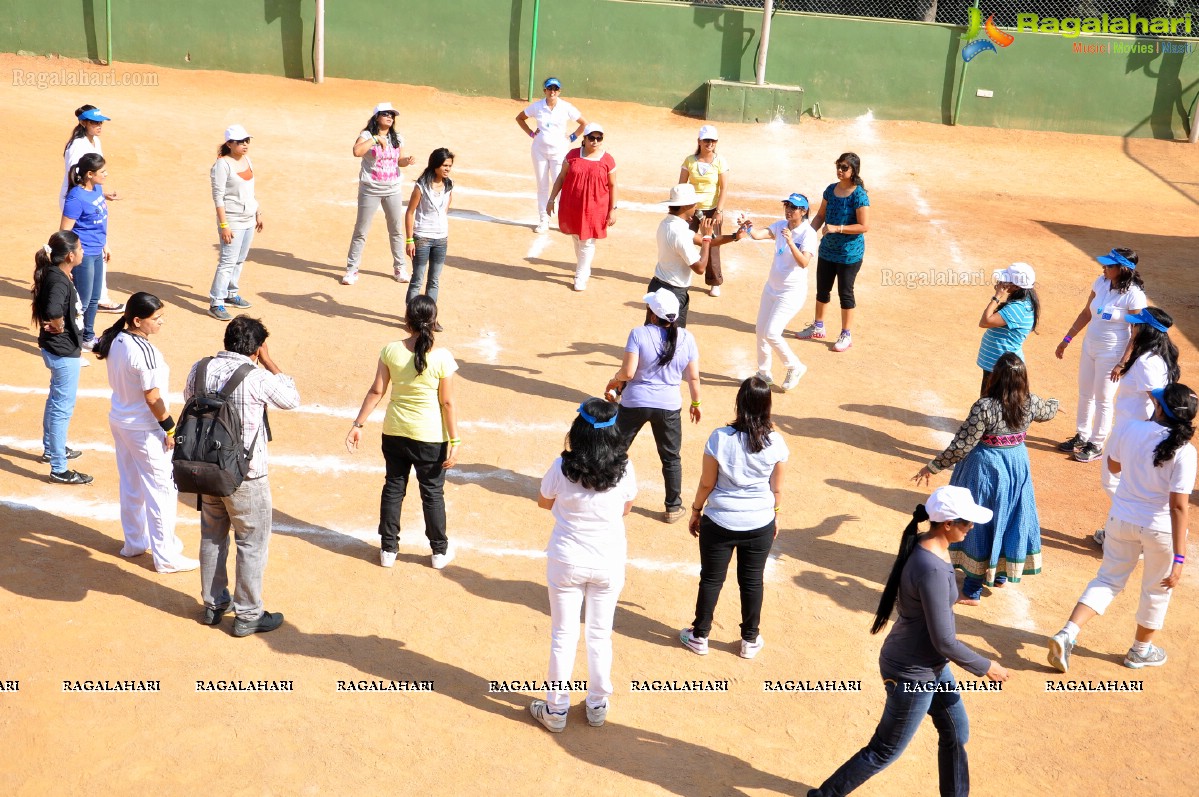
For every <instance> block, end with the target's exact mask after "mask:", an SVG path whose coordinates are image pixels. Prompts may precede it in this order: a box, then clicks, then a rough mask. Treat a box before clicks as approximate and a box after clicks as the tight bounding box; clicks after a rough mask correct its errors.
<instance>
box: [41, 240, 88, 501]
mask: <svg viewBox="0 0 1199 797" xmlns="http://www.w3.org/2000/svg"><path fill="white" fill-rule="evenodd" d="M82 262H83V244H82V243H81V242H80V241H79V236H78V235H76V234H75V233H73V232H70V231H67V230H59V231H58V232H56V233H54V234H53V235H51V236H50V241H49V243H47V244H46V245H45V246H43V247H42V248H41V249H39V250H37V252H36V253H35V254H34V256H33V289H32V293H33V323H34V324H36V325H37V326H38V327H40V328H41V331H40V332H39V333H38V336H37V345H38V348H39V349H41V352H42V362H44V363H45V364H46V368H48V369H50V392H49V393H48V394H47V395H46V410H45V412H44V413H43V414H42V461H43V462H49V463H50V481H52V482H54V483H56V484H90V483H91V481H92V477H91V476H88V475H87V474H86V473H80V472H79V471H75V470H69V469H68V468H67V460H71V459H75V458H76V457H78V456H79V455H80V452H79V451H75V450H73V449H71V448H68V447H67V428H68V427H69V426H70V424H71V414H72V413H73V412H74V411H75V394H76V392H77V391H78V389H79V364H80V361H81V359H82V354H83V348H82V346H81V345H80V344H81V343H82V340H83V337H82V335H83V306H82V304H80V302H79V294H78V293H76V292H75V285H74V283H72V282H71V271H72V270H73V269H74V268H75V267H76V266H78V265H79V264H80V263H82Z"/></svg>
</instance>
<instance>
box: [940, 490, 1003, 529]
mask: <svg viewBox="0 0 1199 797" xmlns="http://www.w3.org/2000/svg"><path fill="white" fill-rule="evenodd" d="M924 509H925V511H926V512H928V518H929V520H932V521H933V522H934V523H944V522H945V521H947V520H969V521H970V522H971V523H986V522H988V521H990V519H991V517H992V516H993V515H994V514H995V513H994V512H992V511H991V510H990V509H987V508H986V507H985V506H979V505H978V504H976V503H974V496H972V495H970V491H969V490H967V489H966V488H965V487H938V488H937V489H935V490H933V494H932V495H930V496H929V497H928V500H927V501H925V502H924Z"/></svg>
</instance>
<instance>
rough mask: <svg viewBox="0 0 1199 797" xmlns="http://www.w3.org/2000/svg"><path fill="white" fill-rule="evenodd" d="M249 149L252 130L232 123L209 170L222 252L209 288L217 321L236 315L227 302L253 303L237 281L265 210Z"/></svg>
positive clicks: (210, 305) (238, 305)
mask: <svg viewBox="0 0 1199 797" xmlns="http://www.w3.org/2000/svg"><path fill="white" fill-rule="evenodd" d="M249 152H250V134H249V133H247V132H246V129H245V128H244V127H242V126H241V125H232V126H230V127H229V128H227V129H226V130H225V143H224V144H221V146H220V148H219V149H218V150H217V159H216V163H214V164H212V171H211V172H210V174H209V176H210V177H211V178H212V201H213V203H214V204H215V205H216V226H217V233H218V235H219V236H220V242H221V254H220V259H219V260H218V261H217V266H216V274H215V275H213V278H212V287H211V288H210V289H209V291H208V299H209V301H208V314H209V315H210V316H212V317H213V318H215V319H217V320H218V321H228V320H229V319H230V318H232V317H233V316H231V315H229V311H228V310H226V309H225V307H226V305H228V306H229V307H236V308H237V309H238V310H244V309H245V308H247V307H249V306H250V303H249V302H247V301H246V300H245V299H243V298H241V295H240V294H239V293H238V283H239V282H241V270H242V266H244V265H245V263H246V255H248V254H249V253H250V242H251V241H253V240H254V233H256V232H262V211H261V210H260V209H259V207H258V199H257V198H256V197H255V196H254V164H252V163H251V162H250V155H249Z"/></svg>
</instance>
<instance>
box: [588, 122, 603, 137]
mask: <svg viewBox="0 0 1199 797" xmlns="http://www.w3.org/2000/svg"><path fill="white" fill-rule="evenodd" d="M603 132H604V126H603V125H601V124H600V123H599V122H591V123H590V124H588V125H587V126H586V127H584V128H583V135H585V136H589V135H591V134H592V133H599V134H601V135H602V134H603Z"/></svg>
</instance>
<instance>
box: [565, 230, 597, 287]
mask: <svg viewBox="0 0 1199 797" xmlns="http://www.w3.org/2000/svg"><path fill="white" fill-rule="evenodd" d="M570 238H571V240H572V241H574V245H575V261H576V265H575V290H577V291H581V290H583V289H584V288H586V287H587V280H589V279H591V261H592V260H594V259H595V239H594V238H588V239H587V240H585V241H583V240H580V239H579V236H577V235H572V236H570Z"/></svg>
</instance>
